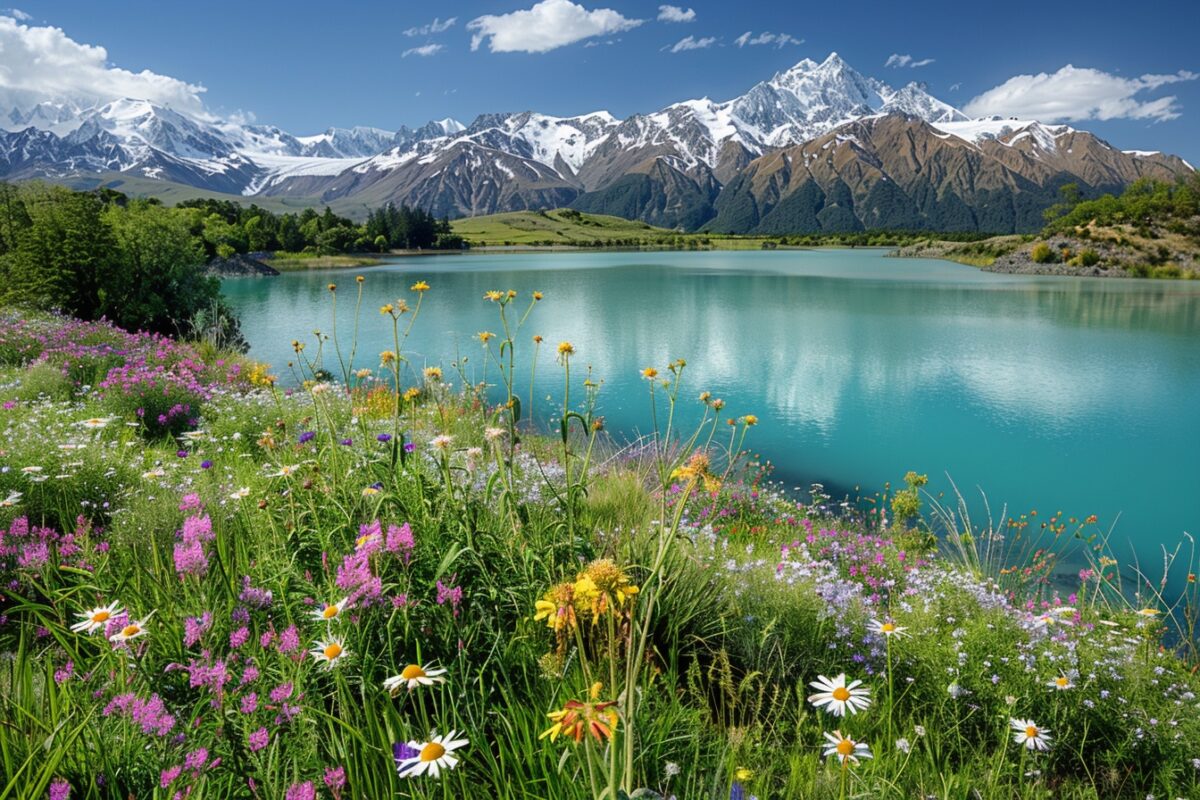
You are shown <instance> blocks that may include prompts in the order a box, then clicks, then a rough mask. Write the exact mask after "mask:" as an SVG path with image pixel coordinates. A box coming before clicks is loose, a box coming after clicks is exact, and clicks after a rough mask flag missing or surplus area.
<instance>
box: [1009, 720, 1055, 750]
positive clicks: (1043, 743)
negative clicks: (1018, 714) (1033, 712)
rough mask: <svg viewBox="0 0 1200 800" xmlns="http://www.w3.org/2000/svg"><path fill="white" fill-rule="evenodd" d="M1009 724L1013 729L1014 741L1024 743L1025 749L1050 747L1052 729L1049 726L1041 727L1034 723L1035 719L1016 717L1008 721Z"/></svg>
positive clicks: (1047, 748)
mask: <svg viewBox="0 0 1200 800" xmlns="http://www.w3.org/2000/svg"><path fill="white" fill-rule="evenodd" d="M1008 725H1009V727H1010V728H1012V729H1013V741H1014V742H1016V743H1017V744H1020V745H1024V746H1025V749H1027V750H1049V749H1050V730H1049V729H1048V728H1039V727H1038V726H1037V725H1035V724H1034V723H1033V720H1028V719H1017V718H1015V717H1013V718H1012V719H1010V720H1009V721H1008Z"/></svg>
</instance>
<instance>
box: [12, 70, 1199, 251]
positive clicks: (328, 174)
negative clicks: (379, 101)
mask: <svg viewBox="0 0 1200 800" xmlns="http://www.w3.org/2000/svg"><path fill="white" fill-rule="evenodd" d="M892 117H896V118H903V119H905V120H910V121H911V122H913V123H914V125H911V126H908V127H906V128H905V130H906V131H907V132H908V133H909V135H912V136H917V137H920V138H924V139H936V140H939V141H951V140H952V143H957V145H955V146H956V147H957V146H964V147H966V148H968V151H970V152H971V153H974V154H975V155H978V156H980V157H984V156H986V157H987V158H989V159H992V160H995V161H996V162H997V163H999V164H1001V165H1002V166H1003V168H1004V169H1006V170H1009V171H1011V172H1016V173H1019V174H1022V175H1025V177H1027V178H1029V179H1030V180H1032V181H1033V182H1034V184H1036V186H1037V187H1051V189H1049V190H1048V191H1049V193H1050V194H1052V193H1053V189H1052V185H1057V184H1061V183H1063V182H1066V179H1064V175H1066V177H1067V179H1078V180H1079V181H1082V183H1083V184H1084V185H1085V186H1086V187H1088V188H1092V189H1101V188H1104V189H1108V188H1114V187H1115V186H1117V185H1119V184H1120V182H1121V181H1123V180H1126V179H1132V178H1131V176H1134V177H1136V176H1138V175H1141V174H1153V175H1159V176H1168V175H1172V174H1177V173H1179V172H1180V171H1182V170H1186V169H1188V167H1187V165H1186V164H1184V162H1182V161H1181V160H1179V159H1173V158H1171V157H1166V156H1161V155H1158V154H1147V153H1140V152H1130V153H1121V152H1120V151H1117V150H1115V149H1114V148H1111V147H1109V146H1108V145H1107V144H1105V143H1103V142H1100V140H1097V139H1095V138H1094V137H1090V135H1089V134H1086V133H1081V132H1077V131H1073V130H1071V129H1070V128H1067V127H1066V126H1047V125H1042V124H1040V123H1038V122H1036V121H1018V120H1000V119H990V120H972V119H970V118H969V117H967V116H966V115H965V114H963V113H962V112H961V111H959V110H958V109H956V108H954V107H953V106H951V105H949V104H948V103H945V102H943V101H941V100H939V99H937V98H936V97H934V96H932V95H931V94H930V93H929V92H928V89H927V87H925V86H924V85H922V84H919V83H909V84H908V85H906V86H903V87H901V88H899V89H894V88H892V87H891V86H889V85H887V84H885V83H883V82H882V81H879V80H876V79H874V78H871V77H867V76H864V75H863V74H861V73H859V72H858V71H856V70H855V69H854V68H853V67H851V66H850V65H849V64H847V63H846V62H845V60H843V59H842V58H841V57H840V56H838V55H837V54H836V53H832V54H830V55H829V56H828V57H827V58H826V59H824V60H823V61H821V62H820V63H818V62H816V61H813V60H810V59H804V60H802V61H800V62H799V63H798V64H796V65H795V66H793V67H791V68H790V69H787V70H785V71H783V72H779V73H777V74H776V75H774V76H773V77H772V78H770V79H769V80H766V81H763V82H761V83H758V84H756V85H755V86H753V87H751V88H750V89H749V91H747V92H746V93H745V94H743V95H740V96H738V97H735V98H733V99H730V100H724V101H714V100H711V99H709V98H701V99H696V100H686V101H683V102H679V103H674V104H672V105H669V106H667V107H666V108H663V109H661V110H659V111H656V112H653V113H647V114H635V115H633V116H630V117H628V118H626V119H624V120H621V119H617V118H615V117H613V116H612V115H611V114H609V113H608V112H606V111H597V112H594V113H591V114H583V115H579V116H574V117H553V116H548V115H545V114H539V113H536V112H533V111H525V112H519V113H504V114H483V115H480V116H479V117H477V118H476V119H475V120H474V121H473V122H471V123H470V124H469V125H463V124H462V123H460V122H458V121H457V120H453V119H444V120H436V121H433V122H430V123H428V124H426V125H423V126H421V127H419V128H416V129H410V128H407V127H401V128H400V129H399V130H397V131H386V130H382V129H379V128H371V127H352V128H329V129H327V130H325V131H323V132H322V133H318V134H313V135H306V136H296V135H293V134H291V133H289V132H287V131H284V130H281V129H280V128H277V127H274V126H270V125H259V124H241V123H239V122H235V121H231V120H224V119H219V118H216V117H211V116H204V117H199V116H196V115H192V114H185V113H181V112H179V111H176V110H173V109H170V108H165V107H162V106H158V105H155V104H153V103H150V102H148V101H145V100H139V99H136V98H126V99H121V100H115V101H112V102H109V103H105V104H103V105H99V106H96V107H92V108H79V107H77V106H74V105H72V104H70V103H51V102H46V103H40V104H38V105H36V106H33V107H31V108H26V109H19V108H14V109H12V110H11V111H10V112H9V113H8V114H7V115H0V177H5V178H8V179H24V178H48V179H51V180H73V179H78V178H79V177H81V176H88V175H91V176H99V179H100V180H101V181H102V182H107V183H109V184H113V185H116V184H119V183H120V182H121V181H122V176H123V175H124V176H136V177H138V178H140V179H149V180H152V181H163V182H172V183H184V184H188V185H190V186H194V187H197V188H200V189H204V190H208V191H214V192H222V193H230V194H240V195H243V196H246V197H255V196H260V195H264V196H266V195H269V196H288V197H297V198H305V199H309V200H312V201H314V202H326V203H335V204H341V205H342V206H344V207H349V206H351V205H354V206H357V207H362V206H363V205H365V204H379V203H384V202H388V201H397V202H409V203H419V204H422V205H424V206H425V207H427V208H429V209H430V210H432V211H433V212H434V213H437V214H446V215H450V216H461V215H471V214H483V213H492V212H496V211H505V210H514V209H523V208H538V207H543V206H545V205H546V204H548V203H553V204H557V205H564V204H568V203H571V204H574V205H575V206H576V207H578V208H582V209H587V210H592V211H602V212H607V213H616V214H620V215H622V216H628V217H637V218H641V219H645V220H647V221H649V222H653V223H655V224H661V225H668V226H677V225H682V226H685V227H697V226H699V225H702V224H705V223H706V222H707V221H709V220H713V219H722V220H726V221H728V220H729V219H730V218H731V217H730V215H729V213H728V211H722V208H721V206H722V205H723V204H722V203H721V202H719V199H720V198H721V197H722V196H724V195H729V196H731V197H732V196H739V197H743V198H745V197H746V194H745V192H744V191H741V190H740V189H739V191H741V194H739V193H738V192H728V191H727V189H728V188H729V187H731V186H732V185H733V184H735V183H738V182H739V181H741V180H743V179H744V178H745V176H747V175H750V174H758V173H760V172H761V169H762V167H761V164H760V162H761V161H762V159H764V158H769V157H772V156H774V155H776V154H778V153H780V152H784V151H789V150H790V149H794V148H796V147H807V146H809V145H810V144H811V143H812V142H814V141H817V140H821V141H826V139H825V138H824V137H827V136H828V135H830V134H831V133H835V132H838V131H843V130H849V129H850V128H853V126H854V125H856V124H858V123H861V122H863V121H868V122H869V121H871V120H877V119H885V118H892ZM855 130H858V129H855ZM889 130H890V128H889ZM861 135H862V134H861V130H860V131H859V133H857V134H855V133H845V134H844V136H845V137H849V138H848V139H843V138H837V137H838V136H843V134H836V135H835V139H833V140H830V141H834V142H843V141H849V140H850V139H855V137H856V136H857V137H861ZM1081 137H1086V138H1087V139H1089V140H1090V142H1085V141H1084V138H1081ZM1072 142H1075V143H1077V144H1078V146H1079V147H1080V148H1081V151H1086V152H1087V153H1089V154H1090V155H1089V156H1088V157H1087V158H1076V157H1069V156H1070V151H1071V150H1072ZM1092 143H1095V146H1093V144H1092ZM893 144H894V146H897V147H899V146H901V145H900V143H899V142H895V143H893ZM925 147H926V149H929V145H926V146H925ZM997 148H1000V149H997ZM827 149H829V148H827ZM832 152H836V153H839V154H841V155H839V156H838V157H839V158H841V159H843V160H847V163H846V164H844V165H842V167H839V168H837V170H835V171H838V174H839V175H841V177H839V178H838V180H840V181H842V183H844V184H846V185H847V186H850V185H852V184H854V183H855V182H856V181H859V182H861V180H860V179H861V176H862V175H864V174H867V173H869V172H871V171H872V170H874V169H877V167H878V164H879V163H882V162H883V161H886V160H887V159H886V158H885V157H884V156H886V155H888V154H886V153H884V154H882V155H881V153H880V152H879V148H878V146H875V147H872V148H865V147H855V146H853V145H847V146H845V147H841V146H839V147H837V148H832V149H831V153H832ZM953 152H958V151H957V150H955V151H953ZM964 152H966V151H964ZM816 157H819V156H816ZM804 158H806V159H808V160H809V161H810V162H811V161H812V159H813V158H814V155H813V153H811V152H807V151H806V154H805V156H804ZM864 160H866V161H865V162H864ZM860 162H863V163H866V166H864V165H863V163H860ZM856 165H857V166H856ZM1050 165H1053V167H1051V166H1050ZM843 172H844V174H843ZM1030 176H1033V177H1032V178H1030ZM887 177H888V176H887V175H886V174H884V175H883V176H882V178H883V179H886V178H887ZM934 177H935V176H921V177H920V179H921V180H928V181H933V180H934ZM92 182H93V183H94V182H95V179H94V178H93V180H92ZM826 183H827V184H828V183H829V181H826ZM1001 183H1004V184H1005V185H1006V186H1007V187H1008V188H1007V189H1006V190H1005V191H1010V192H1016V191H1027V190H1028V185H1027V183H1020V182H1008V183H1005V181H1001ZM141 185H143V184H139V186H141ZM759 188H761V187H759ZM826 188H828V187H826ZM777 190H779V191H780V192H782V193H781V194H780V195H779V196H778V197H774V199H772V196H771V195H772V192H774V191H776V190H769V191H767V192H766V194H762V193H761V192H760V193H757V194H756V193H751V195H750V196H752V197H754V198H755V200H754V202H756V203H757V202H763V203H766V204H768V205H770V204H771V203H773V202H775V201H776V200H779V199H780V198H781V197H782V196H783V195H786V194H787V192H786V191H782V189H780V188H779V187H777ZM837 191H838V192H840V191H841V190H840V189H838V190H837ZM867 191H869V189H863V192H864V194H862V196H861V197H859V200H860V201H864V200H865V199H866V194H865V192H867ZM735 216H736V215H735ZM759 216H761V215H759ZM832 216H837V217H838V218H839V219H842V220H843V221H845V218H844V216H841V215H832ZM777 217H778V215H777ZM1014 219H1015V218H1014ZM1022 219H1023V218H1022ZM864 220H869V215H868V216H867V217H863V218H861V219H860V222H861V223H862V224H866V222H865V221H864ZM975 224H976V225H977V226H978V225H979V224H981V223H979V222H978V221H976V222H975ZM1020 224H1021V223H1020V222H1015V223H1014V225H1017V226H1019V225H1020Z"/></svg>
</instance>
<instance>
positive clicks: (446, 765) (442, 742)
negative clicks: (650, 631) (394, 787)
mask: <svg viewBox="0 0 1200 800" xmlns="http://www.w3.org/2000/svg"><path fill="white" fill-rule="evenodd" d="M457 734H458V731H450V733H448V734H446V735H445V736H437V735H434V736H431V737H430V738H429V741H428V742H409V743H408V746H409V747H410V748H411V749H413V750H415V751H416V752H417V754H416V755H415V756H413V757H412V758H406V759H404V760H403V761H400V762H399V763H398V764H396V771H397V772H398V773H399V774H400V777H401V778H412V777H416V776H417V775H424V774H425V773H426V772H428V773H429V775H430V777H433V778H436V777H438V773H439V772H440V771H441V770H443V769H454V767H455V765H457V764H458V758H456V757H455V756H454V755H452V753H453V752H454V751H455V750H457V749H458V748H460V747H462V746H463V745H465V744H469V742H468V741H467V740H466V739H455V738H454V737H455V735H457Z"/></svg>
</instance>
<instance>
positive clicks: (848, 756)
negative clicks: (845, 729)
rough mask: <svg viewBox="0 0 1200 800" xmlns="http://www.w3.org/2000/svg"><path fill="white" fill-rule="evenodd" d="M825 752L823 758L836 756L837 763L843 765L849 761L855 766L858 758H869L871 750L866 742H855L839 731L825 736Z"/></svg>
mask: <svg viewBox="0 0 1200 800" xmlns="http://www.w3.org/2000/svg"><path fill="white" fill-rule="evenodd" d="M825 741H826V742H827V744H826V745H825V752H824V753H822V755H824V756H837V759H838V763H840V764H845V763H846V762H847V761H849V762H850V763H851V764H857V763H858V760H859V759H860V758H870V757H871V748H869V747H868V746H867V743H866V742H856V741H854V740H853V739H851V738H850V737H849V736H843V735H842V732H841V731H834V732H833V733H828V732H827V733H826V734H825Z"/></svg>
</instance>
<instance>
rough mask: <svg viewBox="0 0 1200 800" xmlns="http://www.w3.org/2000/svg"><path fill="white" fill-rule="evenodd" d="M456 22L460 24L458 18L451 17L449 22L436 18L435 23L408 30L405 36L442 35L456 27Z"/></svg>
mask: <svg viewBox="0 0 1200 800" xmlns="http://www.w3.org/2000/svg"><path fill="white" fill-rule="evenodd" d="M456 22H458V17H451V18H450V19H448V20H439V19H438V18H437V17H434V18H433V22H430V23H428V24H426V25H419V26H417V27H415V28H409V29H408V30H406V31H404V35H405V36H428V35H430V34H431V33H442V32H444V31H448V30H450V29H451V28H452V27H454V23H456Z"/></svg>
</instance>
